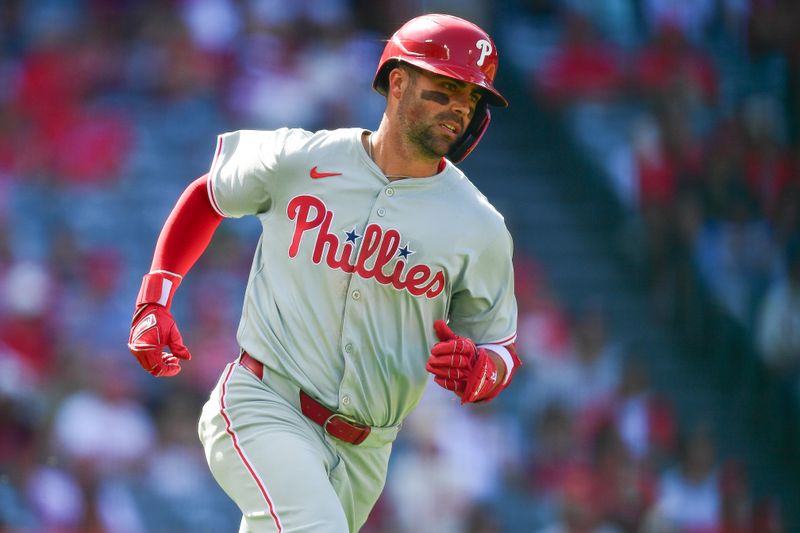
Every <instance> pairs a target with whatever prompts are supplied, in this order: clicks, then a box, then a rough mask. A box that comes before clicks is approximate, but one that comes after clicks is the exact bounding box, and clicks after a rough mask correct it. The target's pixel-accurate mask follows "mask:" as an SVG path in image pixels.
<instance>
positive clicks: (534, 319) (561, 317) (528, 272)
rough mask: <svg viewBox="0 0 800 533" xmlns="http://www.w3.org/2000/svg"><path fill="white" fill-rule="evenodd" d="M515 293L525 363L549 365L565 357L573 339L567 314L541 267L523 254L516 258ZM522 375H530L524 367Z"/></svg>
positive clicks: (519, 337) (518, 328) (521, 347)
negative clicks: (570, 336) (526, 373)
mask: <svg viewBox="0 0 800 533" xmlns="http://www.w3.org/2000/svg"><path fill="white" fill-rule="evenodd" d="M514 292H515V293H516V297H517V305H518V308H519V317H518V319H517V322H518V325H517V331H518V340H517V345H518V347H519V351H520V353H521V354H524V356H525V360H526V361H528V362H532V363H535V364H538V362H541V363H543V364H547V362H548V361H551V362H552V361H554V360H558V359H561V358H562V357H564V356H565V354H566V352H567V348H568V347H569V335H570V330H569V324H568V319H567V317H566V313H565V312H564V310H563V309H562V308H561V304H560V302H559V301H558V299H557V298H556V296H555V295H554V294H553V293H552V288H551V287H550V283H549V282H548V280H547V279H546V278H545V276H544V272H543V270H542V268H541V266H540V265H538V264H537V263H536V261H535V260H534V259H533V258H531V257H528V256H526V255H525V254H524V253H515V256H514ZM522 371H523V372H527V370H526V368H525V367H523V368H522Z"/></svg>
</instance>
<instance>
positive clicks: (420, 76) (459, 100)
mask: <svg viewBox="0 0 800 533" xmlns="http://www.w3.org/2000/svg"><path fill="white" fill-rule="evenodd" d="M409 75H410V76H411V80H410V81H411V83H410V84H409V87H408V89H407V90H406V91H405V92H404V93H403V96H402V97H401V99H400V104H399V116H400V119H401V121H402V123H403V125H404V126H405V133H406V138H407V140H409V141H410V142H411V143H412V144H414V145H415V146H416V147H417V148H418V149H419V150H420V152H421V153H422V154H424V155H425V156H428V157H431V158H439V157H442V156H444V155H446V154H447V152H449V151H450V147H452V146H453V143H455V142H456V141H457V140H458V139H459V138H460V137H461V136H462V135H463V133H464V130H465V129H466V127H467V125H469V122H470V120H471V119H472V115H473V114H474V113H475V107H476V106H477V105H478V101H479V100H480V99H481V96H482V89H481V88H480V87H478V86H477V85H473V84H471V83H466V82H463V81H459V80H454V79H452V78H448V77H446V76H439V75H436V74H430V73H427V72H424V71H413V72H411V73H409Z"/></svg>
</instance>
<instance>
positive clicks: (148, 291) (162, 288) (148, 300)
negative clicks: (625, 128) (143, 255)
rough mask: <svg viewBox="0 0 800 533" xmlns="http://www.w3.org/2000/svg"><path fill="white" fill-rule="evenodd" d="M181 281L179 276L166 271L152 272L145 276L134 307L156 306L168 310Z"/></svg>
mask: <svg viewBox="0 0 800 533" xmlns="http://www.w3.org/2000/svg"><path fill="white" fill-rule="evenodd" d="M182 279H183V278H182V277H181V276H180V275H179V274H175V273H174V272H169V271H167V270H153V271H152V272H149V273H147V274H145V276H144V278H143V279H142V286H141V287H140V288H139V295H138V296H137V297H136V307H139V306H140V305H142V304H158V305H161V306H163V307H166V308H167V309H169V308H170V306H172V297H173V295H174V294H175V291H176V290H177V289H178V285H180V284H181V280H182Z"/></svg>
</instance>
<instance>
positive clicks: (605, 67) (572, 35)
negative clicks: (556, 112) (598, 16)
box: [534, 11, 625, 105]
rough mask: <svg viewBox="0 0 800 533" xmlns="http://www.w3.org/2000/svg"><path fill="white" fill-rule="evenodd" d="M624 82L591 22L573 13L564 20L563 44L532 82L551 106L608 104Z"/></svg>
mask: <svg viewBox="0 0 800 533" xmlns="http://www.w3.org/2000/svg"><path fill="white" fill-rule="evenodd" d="M624 81H625V79H624V76H623V73H622V69H621V66H620V58H619V56H618V53H617V52H616V51H614V50H613V49H612V48H611V47H610V46H609V45H608V44H607V43H606V42H604V41H602V40H600V39H598V37H597V35H596V30H595V28H594V27H593V25H592V22H591V21H590V20H589V19H587V18H586V17H585V16H583V15H582V14H580V13H578V12H576V11H572V12H569V13H568V14H567V15H566V16H565V31H564V34H563V42H562V43H561V45H560V46H559V47H558V48H557V49H556V50H555V51H554V52H553V54H552V56H551V57H550V58H549V59H548V60H547V61H545V63H544V65H543V66H542V68H541V69H540V71H539V72H538V73H537V74H536V79H535V80H534V82H535V83H536V85H537V88H538V90H539V91H540V92H541V93H542V95H543V97H544V98H545V100H546V101H547V102H548V103H549V104H551V105H563V104H570V103H573V102H575V101H576V100H579V99H580V100H600V101H603V100H609V99H611V98H613V97H615V96H616V95H618V94H619V91H620V90H621V89H622V88H623V84H624Z"/></svg>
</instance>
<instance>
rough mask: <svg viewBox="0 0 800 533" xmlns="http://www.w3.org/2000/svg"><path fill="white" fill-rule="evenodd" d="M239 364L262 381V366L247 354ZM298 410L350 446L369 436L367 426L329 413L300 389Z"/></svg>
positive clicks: (243, 355)
mask: <svg viewBox="0 0 800 533" xmlns="http://www.w3.org/2000/svg"><path fill="white" fill-rule="evenodd" d="M239 364H240V365H242V366H243V367H245V368H246V369H248V370H249V371H250V372H252V373H253V374H255V376H256V377H257V378H258V379H261V380H263V379H264V364H263V363H261V361H259V360H257V359H255V358H253V357H252V356H251V355H250V354H248V353H247V352H242V356H241V357H240V358H239ZM300 410H301V411H302V412H303V414H304V415H306V416H307V417H308V418H309V419H311V420H312V421H314V422H316V423H317V424H319V425H320V426H322V429H324V430H325V432H326V433H327V434H328V435H330V436H331V437H335V438H337V439H339V440H343V441H345V442H349V443H350V444H354V445H359V444H361V443H362V442H364V439H366V438H367V435H369V432H370V430H371V429H372V428H371V427H369V426H363V425H361V424H358V423H356V422H353V421H351V420H348V419H347V418H345V417H344V416H343V415H340V414H338V413H335V412H333V411H331V410H330V409H328V408H327V407H325V406H324V405H322V404H321V403H319V402H318V401H317V400H315V399H314V398H312V397H311V396H309V395H308V394H306V393H305V391H303V390H302V389H301V390H300Z"/></svg>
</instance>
